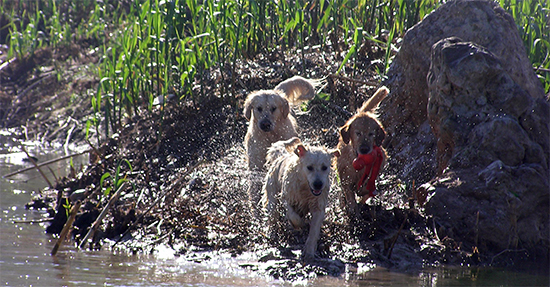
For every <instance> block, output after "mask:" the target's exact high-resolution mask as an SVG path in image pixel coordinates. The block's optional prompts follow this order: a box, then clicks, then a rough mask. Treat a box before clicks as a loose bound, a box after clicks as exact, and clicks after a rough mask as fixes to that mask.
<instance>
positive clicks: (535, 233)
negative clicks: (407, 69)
mask: <svg viewBox="0 0 550 287" xmlns="http://www.w3.org/2000/svg"><path fill="white" fill-rule="evenodd" d="M428 90H429V99H428V108H427V112H428V119H429V122H430V126H431V127H432V130H433V132H434V134H435V136H436V138H437V162H438V174H441V175H440V176H438V177H436V178H435V179H434V180H433V181H432V182H430V183H429V184H428V185H429V189H432V190H434V191H435V192H433V193H432V194H431V195H430V198H429V199H428V201H427V203H426V209H425V210H426V213H427V214H430V215H432V216H433V217H434V219H435V220H436V222H438V224H439V225H440V226H441V228H442V230H443V231H442V233H443V234H442V235H443V236H449V237H451V238H453V239H455V240H456V241H460V242H464V243H465V244H469V245H471V246H476V247H477V248H478V249H479V250H481V251H482V252H488V251H493V252H496V251H502V250H505V249H518V248H523V249H526V250H528V251H530V254H531V255H532V256H533V257H534V258H536V256H537V255H540V254H546V255H542V257H543V258H547V255H548V252H547V251H548V248H549V246H550V238H548V234H549V232H550V229H549V226H548V219H549V216H550V213H549V211H550V210H549V207H550V204H549V200H550V190H549V188H550V187H549V182H548V178H549V177H548V170H549V167H548V162H549V153H548V150H549V130H548V125H549V123H550V117H549V115H550V114H549V112H548V111H549V109H550V108H549V105H548V103H547V102H546V101H545V100H543V99H542V98H538V99H534V98H532V97H531V96H530V95H529V93H527V92H526V91H525V90H523V89H522V88H521V87H520V86H519V84H517V83H516V82H515V81H514V80H513V79H512V78H511V77H510V76H509V75H508V73H507V72H506V71H505V70H504V69H503V65H502V63H501V62H500V60H499V59H498V58H497V57H496V56H495V55H493V54H492V53H491V52H489V51H488V50H486V49H484V48H483V47H480V46H478V45H476V44H473V43H470V42H461V40H460V39H458V38H449V39H444V40H441V41H439V42H438V43H436V44H435V45H434V46H433V51H432V59H431V68H430V72H429V74H428ZM527 122H528V123H529V124H525V123H527ZM424 187H426V185H425V186H424ZM440 236H441V235H440ZM541 252H542V253H541ZM545 256H546V257H545Z"/></svg>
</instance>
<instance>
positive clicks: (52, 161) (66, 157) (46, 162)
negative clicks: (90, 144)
mask: <svg viewBox="0 0 550 287" xmlns="http://www.w3.org/2000/svg"><path fill="white" fill-rule="evenodd" d="M90 151H91V149H88V150H85V151H83V152H79V153H74V154H70V155H66V156H63V157H60V158H56V159H52V160H48V161H45V162H43V163H41V164H38V167H43V166H45V165H49V164H52V163H56V162H58V161H62V160H64V159H68V158H71V157H75V156H79V155H83V154H85V153H88V152H90ZM35 168H36V167H34V166H33V167H27V168H24V169H20V170H18V171H14V172H12V173H8V174H5V175H3V176H2V177H3V178H8V177H12V176H14V175H17V174H20V173H23V172H26V171H29V170H32V169H35Z"/></svg>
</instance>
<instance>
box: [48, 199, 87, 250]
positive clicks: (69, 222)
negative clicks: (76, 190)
mask: <svg viewBox="0 0 550 287" xmlns="http://www.w3.org/2000/svg"><path fill="white" fill-rule="evenodd" d="M81 204H82V202H81V201H80V200H79V201H77V202H76V203H75V205H73V207H71V212H70V216H69V218H68V219H67V222H65V226H64V227H63V230H61V233H60V234H59V238H58V239H57V242H56V243H55V245H54V247H53V249H52V252H51V255H52V256H55V254H56V253H57V250H59V247H60V246H61V244H63V241H65V237H67V233H69V230H70V229H71V227H72V226H73V222H74V219H75V217H76V214H77V213H78V210H79V209H80V205H81Z"/></svg>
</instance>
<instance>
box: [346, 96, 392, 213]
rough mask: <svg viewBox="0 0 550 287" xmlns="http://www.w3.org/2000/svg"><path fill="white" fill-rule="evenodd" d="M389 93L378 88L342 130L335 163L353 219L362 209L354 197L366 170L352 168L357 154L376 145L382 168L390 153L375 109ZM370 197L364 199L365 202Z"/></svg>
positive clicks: (367, 151)
mask: <svg viewBox="0 0 550 287" xmlns="http://www.w3.org/2000/svg"><path fill="white" fill-rule="evenodd" d="M388 93H389V90H388V89H387V88H386V87H381V88H379V89H378V90H377V91H376V92H375V93H374V95H373V96H372V97H371V98H370V99H369V100H367V101H366V102H365V103H363V106H362V107H361V108H360V109H359V110H358V111H357V113H356V114H355V115H354V116H352V117H351V118H350V119H349V120H348V121H347V122H346V124H345V125H344V126H342V127H341V128H340V140H339V142H338V149H339V150H340V153H341V156H340V157H338V158H337V160H336V164H337V169H338V176H339V177H340V183H341V186H342V192H343V196H342V197H343V198H342V199H343V201H344V202H343V204H342V205H343V208H344V209H345V210H346V212H347V213H348V215H349V216H350V217H355V216H359V210H358V206H357V201H356V197H355V194H356V192H357V182H358V181H359V180H360V179H361V177H362V175H363V173H364V169H362V170H355V169H354V168H353V166H352V164H353V160H354V159H355V158H357V155H358V154H368V153H370V152H371V151H372V150H373V146H374V145H377V146H379V147H380V148H381V150H382V153H383V154H382V155H383V162H382V168H383V167H384V164H385V162H386V158H387V154H386V151H385V150H384V148H382V141H383V140H384V138H385V136H386V132H385V130H384V127H383V126H382V124H381V123H380V121H378V119H377V117H376V109H377V108H378V105H379V104H380V102H381V101H382V100H383V99H384V98H385V97H386V95H387V94H388ZM367 198H368V195H365V196H363V197H362V198H361V200H360V201H361V202H363V203H364V202H365V201H366V199H367Z"/></svg>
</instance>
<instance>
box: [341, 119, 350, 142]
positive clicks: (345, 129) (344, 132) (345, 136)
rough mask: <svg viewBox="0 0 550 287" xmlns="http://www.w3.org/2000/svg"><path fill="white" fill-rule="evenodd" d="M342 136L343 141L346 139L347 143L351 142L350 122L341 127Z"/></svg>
mask: <svg viewBox="0 0 550 287" xmlns="http://www.w3.org/2000/svg"><path fill="white" fill-rule="evenodd" d="M340 136H341V137H342V141H344V143H345V144H349V141H350V134H349V124H346V125H344V126H343V127H341V128H340Z"/></svg>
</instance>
